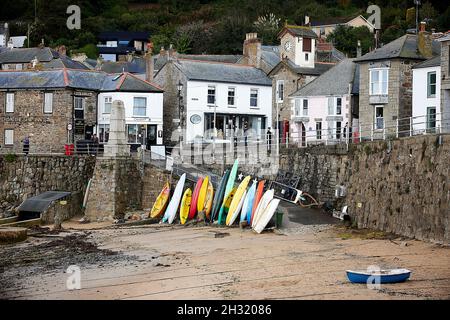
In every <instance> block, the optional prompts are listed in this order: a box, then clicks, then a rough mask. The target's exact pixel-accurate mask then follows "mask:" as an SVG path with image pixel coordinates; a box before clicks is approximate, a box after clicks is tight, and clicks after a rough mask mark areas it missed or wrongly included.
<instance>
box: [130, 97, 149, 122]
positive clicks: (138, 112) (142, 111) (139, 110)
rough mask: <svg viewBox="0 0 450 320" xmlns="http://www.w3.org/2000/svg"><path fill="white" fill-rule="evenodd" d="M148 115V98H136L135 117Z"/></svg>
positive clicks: (134, 105)
mask: <svg viewBox="0 0 450 320" xmlns="http://www.w3.org/2000/svg"><path fill="white" fill-rule="evenodd" d="M146 115H147V98H144V97H134V104H133V116H134V117H145V116H146Z"/></svg>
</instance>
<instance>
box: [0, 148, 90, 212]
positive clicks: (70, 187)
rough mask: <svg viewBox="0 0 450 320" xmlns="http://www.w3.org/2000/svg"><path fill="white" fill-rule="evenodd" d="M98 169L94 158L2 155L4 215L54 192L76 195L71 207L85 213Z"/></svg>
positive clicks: (0, 195)
mask: <svg viewBox="0 0 450 320" xmlns="http://www.w3.org/2000/svg"><path fill="white" fill-rule="evenodd" d="M94 166H95V157H91V156H71V157H67V156H54V155H53V156H43V155H36V156H34V155H29V156H21V155H0V215H5V214H8V213H9V214H11V211H13V210H14V209H15V208H17V207H18V206H19V205H20V204H21V203H22V201H23V200H25V199H26V198H28V197H32V196H35V195H38V194H40V193H43V192H45V191H54V190H57V191H70V192H72V201H71V205H73V207H74V208H78V209H79V210H78V212H81V205H82V201H83V194H84V191H85V188H86V185H87V182H88V181H89V178H90V177H91V176H92V173H93V170H94ZM76 213H77V212H76V210H75V211H74V212H73V213H72V214H76Z"/></svg>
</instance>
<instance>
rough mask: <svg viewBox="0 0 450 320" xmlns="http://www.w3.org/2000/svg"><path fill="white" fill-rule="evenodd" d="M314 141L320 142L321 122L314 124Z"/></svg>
mask: <svg viewBox="0 0 450 320" xmlns="http://www.w3.org/2000/svg"><path fill="white" fill-rule="evenodd" d="M319 126H320V128H319ZM316 140H322V121H317V122H316Z"/></svg>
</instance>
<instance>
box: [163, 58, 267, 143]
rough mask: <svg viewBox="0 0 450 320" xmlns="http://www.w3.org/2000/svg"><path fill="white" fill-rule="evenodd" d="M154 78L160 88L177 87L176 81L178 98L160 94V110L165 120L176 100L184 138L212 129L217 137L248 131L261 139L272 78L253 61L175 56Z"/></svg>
mask: <svg viewBox="0 0 450 320" xmlns="http://www.w3.org/2000/svg"><path fill="white" fill-rule="evenodd" d="M169 75H170V76H169ZM169 80H172V81H171V82H169ZM155 82H156V83H159V84H160V85H161V86H163V87H164V89H165V91H166V92H167V91H169V92H177V91H176V87H177V86H179V85H180V84H181V86H182V90H181V92H180V94H181V98H182V100H180V101H177V95H166V96H165V98H164V99H165V102H164V108H165V110H164V114H165V115H166V112H167V123H168V125H170V123H173V120H174V118H177V117H178V110H180V109H179V108H178V106H179V102H180V103H181V105H180V106H181V108H182V110H180V112H182V115H181V117H182V122H183V128H184V129H185V131H184V136H185V142H187V143H189V142H193V141H195V140H199V139H205V140H209V139H211V138H212V136H213V135H214V134H216V135H217V136H216V138H217V140H226V141H232V139H234V138H238V139H239V138H240V137H243V136H244V135H247V134H248V133H249V131H248V130H251V131H250V132H253V134H254V135H258V136H259V137H261V138H262V137H264V135H265V132H266V130H267V128H268V127H270V123H271V122H272V81H271V80H270V78H268V77H267V75H266V74H265V73H264V71H262V70H260V69H258V68H255V67H253V66H248V65H241V64H232V63H222V62H211V61H199V60H189V59H175V60H169V62H168V63H166V64H165V66H164V67H163V68H162V69H161V70H160V71H159V72H158V74H157V75H156V76H155ZM166 98H167V99H166ZM166 108H167V109H166ZM165 125H166V122H165ZM176 125H177V126H178V124H176ZM215 130H216V131H215Z"/></svg>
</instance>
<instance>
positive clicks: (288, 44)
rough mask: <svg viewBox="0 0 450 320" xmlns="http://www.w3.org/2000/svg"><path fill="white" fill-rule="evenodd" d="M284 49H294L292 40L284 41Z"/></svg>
mask: <svg viewBox="0 0 450 320" xmlns="http://www.w3.org/2000/svg"><path fill="white" fill-rule="evenodd" d="M284 49H286V51H291V49H292V44H291V42H290V41H286V42H285V43H284Z"/></svg>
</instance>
